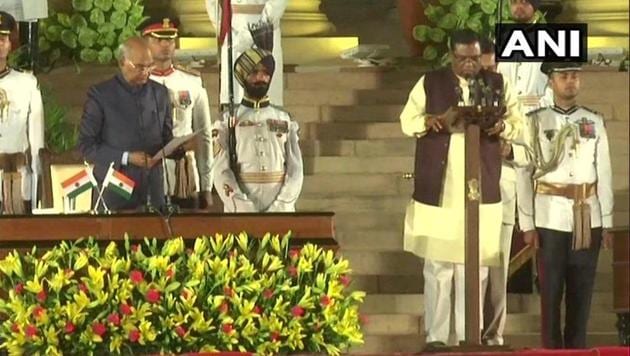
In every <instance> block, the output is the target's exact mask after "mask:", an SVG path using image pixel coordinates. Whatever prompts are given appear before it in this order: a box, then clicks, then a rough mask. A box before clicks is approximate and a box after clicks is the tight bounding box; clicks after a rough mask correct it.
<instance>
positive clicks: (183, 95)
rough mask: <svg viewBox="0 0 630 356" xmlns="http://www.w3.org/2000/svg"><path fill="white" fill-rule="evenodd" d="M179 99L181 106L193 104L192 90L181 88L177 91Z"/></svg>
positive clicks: (184, 107) (185, 106)
mask: <svg viewBox="0 0 630 356" xmlns="http://www.w3.org/2000/svg"><path fill="white" fill-rule="evenodd" d="M177 100H178V102H179V107H181V108H183V109H186V108H188V107H189V106H190V104H192V100H191V99H190V92H189V91H188V90H180V91H178V92H177Z"/></svg>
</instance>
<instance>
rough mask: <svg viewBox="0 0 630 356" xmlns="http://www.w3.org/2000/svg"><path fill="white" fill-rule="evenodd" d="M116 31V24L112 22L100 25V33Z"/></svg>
mask: <svg viewBox="0 0 630 356" xmlns="http://www.w3.org/2000/svg"><path fill="white" fill-rule="evenodd" d="M115 31H116V26H114V24H113V23H111V22H105V23H104V24H102V25H101V26H99V27H98V32H100V33H107V32H115Z"/></svg>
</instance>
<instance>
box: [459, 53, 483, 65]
mask: <svg viewBox="0 0 630 356" xmlns="http://www.w3.org/2000/svg"><path fill="white" fill-rule="evenodd" d="M453 58H455V61H457V62H459V63H464V62H466V61H471V62H475V63H477V62H479V61H481V55H479V56H462V55H459V54H456V53H453Z"/></svg>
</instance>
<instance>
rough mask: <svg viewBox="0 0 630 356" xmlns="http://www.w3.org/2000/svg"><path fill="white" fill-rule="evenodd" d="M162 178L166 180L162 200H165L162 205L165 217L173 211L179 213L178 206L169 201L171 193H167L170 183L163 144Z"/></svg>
mask: <svg viewBox="0 0 630 356" xmlns="http://www.w3.org/2000/svg"><path fill="white" fill-rule="evenodd" d="M162 178H164V181H165V182H166V189H164V200H165V201H166V205H164V213H165V214H166V216H167V217H170V216H171V215H173V214H175V213H179V206H178V205H177V204H173V202H172V201H171V195H170V194H169V192H170V190H171V184H170V182H169V179H168V173H167V172H166V154H165V152H164V146H162Z"/></svg>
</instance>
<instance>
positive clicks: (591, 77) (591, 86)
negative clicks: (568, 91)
mask: <svg viewBox="0 0 630 356" xmlns="http://www.w3.org/2000/svg"><path fill="white" fill-rule="evenodd" d="M581 78H582V88H583V89H582V93H580V95H582V94H583V93H584V92H595V93H600V95H601V93H607V92H608V91H623V90H625V92H626V93H627V92H628V73H620V72H614V71H605V72H600V71H597V72H584V73H583V75H582V76H581ZM627 98H628V95H627V94H626V99H627ZM578 100H580V99H578ZM625 101H627V100H625Z"/></svg>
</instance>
